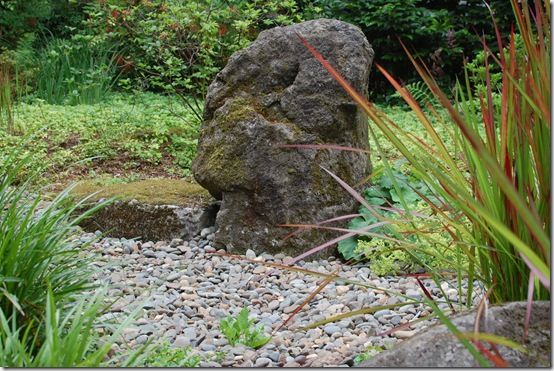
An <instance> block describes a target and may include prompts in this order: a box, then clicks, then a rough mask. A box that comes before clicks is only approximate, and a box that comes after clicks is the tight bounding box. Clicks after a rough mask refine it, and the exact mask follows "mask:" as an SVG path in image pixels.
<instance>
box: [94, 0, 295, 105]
mask: <svg viewBox="0 0 554 371" xmlns="http://www.w3.org/2000/svg"><path fill="white" fill-rule="evenodd" d="M87 14H88V20H87V32H89V33H90V34H92V35H95V37H98V38H101V39H103V40H104V41H105V42H107V43H108V44H110V45H116V46H117V47H120V48H121V53H120V54H119V55H118V58H117V63H118V65H119V67H120V69H121V71H122V72H123V74H124V76H123V78H122V79H121V80H120V85H121V87H123V88H129V89H146V90H154V91H164V92H179V93H186V94H187V95H192V96H203V94H204V92H205V89H206V87H207V85H208V84H209V83H210V82H211V80H212V79H213V77H214V76H215V74H216V73H217V72H218V71H219V70H220V69H221V68H222V67H223V66H225V64H226V62H227V59H228V58H229V57H230V56H231V54H232V53H233V52H235V51H237V50H239V49H242V48H244V47H245V46H246V45H248V44H249V43H250V42H251V41H252V40H253V39H254V38H256V36H257V35H258V33H259V32H260V31H261V30H263V29H266V28H270V27H273V26H277V25H284V24H290V23H293V22H295V21H299V20H300V15H299V14H298V13H297V11H296V5H295V2H294V1H292V0H288V1H275V0H271V1H245V0H215V1H214V0H198V1H176V0H172V1H161V0H152V1H142V2H136V1H118V2H116V1H107V2H102V3H101V2H93V3H91V4H90V5H89V6H88V8H87Z"/></svg>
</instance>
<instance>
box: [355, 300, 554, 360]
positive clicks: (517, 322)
mask: <svg viewBox="0 0 554 371" xmlns="http://www.w3.org/2000/svg"><path fill="white" fill-rule="evenodd" d="M525 310H526V303H525V302H512V303H508V304H505V305H502V306H495V307H491V308H489V311H488V315H487V320H486V321H485V320H484V319H483V318H482V319H481V329H480V331H481V332H487V333H492V334H495V335H499V336H503V337H506V338H508V339H511V340H513V341H515V342H517V343H518V344H521V345H523V346H525V347H526V348H527V350H528V352H529V353H528V354H523V353H521V352H519V351H516V350H513V349H510V348H507V347H504V346H501V345H498V349H499V351H500V354H501V355H502V357H503V358H504V359H505V360H506V361H507V362H508V365H509V366H510V367H549V368H550V367H551V337H550V331H551V321H550V302H544V301H543V302H535V303H534V304H533V309H532V314H531V322H530V328H529V336H528V340H527V341H524V340H523V324H524V318H525ZM451 320H452V322H453V323H454V324H455V325H456V326H457V327H458V329H460V331H462V332H472V331H473V326H474V322H475V311H472V312H470V313H465V314H460V315H457V316H454V317H452V318H451ZM485 326H486V327H485ZM357 367H399V368H401V367H479V364H478V363H477V361H475V360H474V358H473V357H472V356H471V354H470V353H469V352H468V351H467V349H466V348H465V347H464V346H463V345H462V344H461V343H460V342H459V341H458V340H457V339H456V338H455V337H454V335H452V333H451V332H450V331H449V330H448V329H447V328H446V326H445V325H443V324H438V325H435V326H432V327H429V328H428V329H426V330H424V331H422V332H421V333H419V334H418V335H416V336H413V337H412V338H410V339H408V340H405V341H403V342H401V343H399V344H398V345H397V346H396V347H394V348H393V349H391V350H389V351H384V352H382V353H379V354H377V355H376V356H375V357H373V358H372V359H369V360H367V361H364V362H361V363H360V364H359V365H358V366H357Z"/></svg>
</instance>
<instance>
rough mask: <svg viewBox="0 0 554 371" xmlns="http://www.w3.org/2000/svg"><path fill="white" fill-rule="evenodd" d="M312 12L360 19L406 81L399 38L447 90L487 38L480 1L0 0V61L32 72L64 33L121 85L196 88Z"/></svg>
mask: <svg viewBox="0 0 554 371" xmlns="http://www.w3.org/2000/svg"><path fill="white" fill-rule="evenodd" d="M487 4H488V6H490V8H491V9H492V11H493V12H494V17H495V20H496V22H497V24H498V25H499V26H500V30H501V32H502V33H503V35H505V34H506V32H508V31H509V30H510V27H511V26H512V24H514V19H513V15H512V9H511V5H510V2H509V1H505V0H487ZM319 17H327V18H337V19H341V20H344V21H347V22H350V23H353V24H355V25H357V26H359V27H360V28H361V29H362V30H363V31H364V33H365V34H366V36H367V38H368V39H369V41H370V43H371V44H372V45H373V48H374V49H375V52H376V59H375V62H377V63H379V64H381V65H382V66H383V67H385V68H386V69H387V70H388V71H389V72H391V73H392V74H393V75H394V76H396V77H397V78H398V79H399V80H400V81H401V82H402V83H405V84H408V83H411V82H414V81H416V80H417V76H416V75H415V72H414V71H413V69H412V68H407V65H408V64H409V62H408V61H407V58H406V55H405V52H404V50H403V49H402V47H401V45H400V43H399V42H398V39H401V40H402V41H403V42H404V43H405V44H406V45H407V46H408V47H409V48H410V49H411V50H412V51H414V52H415V55H416V56H418V57H420V58H422V59H423V61H424V62H425V63H426V64H427V65H428V66H429V67H430V69H431V72H432V73H433V75H434V76H435V77H436V78H438V79H439V82H440V83H441V84H442V86H443V87H444V88H446V89H447V90H448V89H449V88H450V87H451V86H452V85H453V83H454V82H455V79H456V77H461V72H462V67H463V60H464V58H466V59H468V60H471V59H472V58H473V57H474V56H475V54H476V52H477V51H479V50H481V49H482V47H481V42H480V40H479V36H480V35H487V37H488V38H489V41H493V40H491V39H494V35H495V33H494V30H493V26H492V22H491V18H490V13H489V9H488V8H487V6H486V5H485V3H484V2H483V1H481V0H466V1H450V0H372V1H363V0H356V1H352V0H307V1H305V0H287V1H276V0H270V1H246V0H196V1H177V0H169V1H168V0H164V1H162V0H104V1H98V0H78V1H55V0H30V1H18V0H6V1H3V2H2V3H1V4H0V52H2V56H1V57H0V64H6V63H8V64H9V63H11V64H17V65H19V66H22V67H24V69H25V70H26V71H27V70H31V71H32V70H33V68H34V69H37V68H38V66H39V65H41V63H42V62H43V59H44V58H46V59H48V54H47V53H41V52H39V51H40V50H41V49H44V48H51V46H49V44H50V43H51V42H54V43H59V42H60V41H59V40H58V39H67V40H68V43H69V44H68V47H73V48H76V49H78V48H79V47H80V44H81V43H82V40H83V38H85V39H86V40H87V42H90V43H92V44H94V45H96V46H100V45H102V50H110V51H112V54H111V55H110V56H111V57H113V63H114V65H116V66H117V69H118V71H117V72H118V74H120V78H119V80H118V87H119V88H121V89H127V90H148V91H157V92H171V93H174V92H177V93H180V94H182V95H186V96H196V97H203V95H204V93H205V90H206V87H207V85H208V84H209V83H210V82H211V81H212V79H213V78H214V76H215V74H216V73H217V72H218V71H219V70H220V69H221V68H222V67H224V66H225V64H226V63H227V60H228V58H229V57H230V56H231V54H232V53H233V52H235V51H237V50H239V49H242V48H244V47H245V46H247V45H248V44H249V43H250V42H251V41H253V40H254V39H255V38H256V37H257V35H258V34H259V32H261V31H262V30H264V29H267V28H270V27H274V26H277V25H287V24H291V23H294V22H300V21H302V20H305V19H312V18H319ZM76 36H77V37H76ZM489 44H490V45H495V43H494V42H490V43H489ZM14 51H17V53H15V52H14ZM30 54H33V55H34V56H35V57H36V58H35V59H36V60H35V63H34V65H32V66H31V65H29V64H30V61H32V60H33V58H30ZM22 56H24V57H23V58H22ZM20 72H21V71H20ZM29 74H30V73H29ZM31 82H32V81H31ZM31 85H32V84H31ZM35 85H36V82H35ZM388 86H389V85H388V84H387V83H386V81H385V79H384V78H383V77H382V76H381V75H380V74H379V73H378V72H377V71H374V72H372V74H371V77H370V92H371V94H372V97H371V98H372V99H374V100H378V101H387V99H389V98H387V97H388V96H389V95H390V94H389V93H391V91H390V88H389V87H388Z"/></svg>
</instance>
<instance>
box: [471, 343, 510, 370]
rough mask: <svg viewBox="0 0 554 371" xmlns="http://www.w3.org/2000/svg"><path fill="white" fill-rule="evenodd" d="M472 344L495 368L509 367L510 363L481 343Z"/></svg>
mask: <svg viewBox="0 0 554 371" xmlns="http://www.w3.org/2000/svg"><path fill="white" fill-rule="evenodd" d="M471 342H472V343H473V345H475V346H476V347H477V349H478V350H479V352H481V354H483V355H484V356H485V357H487V358H488V359H489V360H490V361H491V362H492V363H493V364H494V365H495V367H503V368H505V367H508V362H506V361H505V360H504V359H503V358H502V357H501V356H500V355H496V354H493V353H491V352H490V351H489V350H488V349H487V348H485V346H484V345H483V344H482V343H481V342H480V341H477V340H471Z"/></svg>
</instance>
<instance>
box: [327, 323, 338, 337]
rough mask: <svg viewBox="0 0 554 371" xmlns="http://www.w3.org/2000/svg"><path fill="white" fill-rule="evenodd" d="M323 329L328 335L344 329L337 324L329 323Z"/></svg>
mask: <svg viewBox="0 0 554 371" xmlns="http://www.w3.org/2000/svg"><path fill="white" fill-rule="evenodd" d="M323 331H325V333H326V334H327V335H329V336H331V335H333V334H335V333H340V332H341V331H342V328H340V326H337V325H327V326H325V327H324V328H323Z"/></svg>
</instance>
